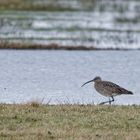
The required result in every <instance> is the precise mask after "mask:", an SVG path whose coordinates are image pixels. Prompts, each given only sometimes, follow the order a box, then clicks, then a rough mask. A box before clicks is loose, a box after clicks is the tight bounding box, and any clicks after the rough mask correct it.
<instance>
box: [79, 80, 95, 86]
mask: <svg viewBox="0 0 140 140" xmlns="http://www.w3.org/2000/svg"><path fill="white" fill-rule="evenodd" d="M93 81H94V80H90V81H87V82H86V83H84V84H83V85H82V86H81V87H83V86H84V85H86V84H88V83H91V82H93Z"/></svg>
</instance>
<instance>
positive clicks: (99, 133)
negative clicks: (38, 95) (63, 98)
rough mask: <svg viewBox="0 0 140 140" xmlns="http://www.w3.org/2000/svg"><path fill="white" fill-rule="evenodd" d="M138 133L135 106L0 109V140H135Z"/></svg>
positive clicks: (139, 115)
mask: <svg viewBox="0 0 140 140" xmlns="http://www.w3.org/2000/svg"><path fill="white" fill-rule="evenodd" d="M139 132H140V106H135V105H134V106H98V105H97V106H95V105H42V104H40V103H34V102H33V103H27V104H22V105H18V104H13V105H8V104H1V105H0V139H8V140H9V139H10V140H20V139H26V140H31V139H34V140H38V139H40V140H42V139H47V140H52V139H54V140H55V139H56V140H98V139H101V140H118V139H119V140H125V139H127V140H139V139H140V133H139Z"/></svg>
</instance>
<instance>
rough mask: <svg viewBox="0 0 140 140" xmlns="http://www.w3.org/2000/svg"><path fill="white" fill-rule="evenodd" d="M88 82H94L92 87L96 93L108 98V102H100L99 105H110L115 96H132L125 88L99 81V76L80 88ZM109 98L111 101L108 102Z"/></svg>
mask: <svg viewBox="0 0 140 140" xmlns="http://www.w3.org/2000/svg"><path fill="white" fill-rule="evenodd" d="M90 82H94V87H95V89H96V91H97V92H99V93H100V94H102V95H103V96H106V97H109V101H106V102H102V103H100V104H105V103H109V104H111V102H114V96H117V95H122V94H124V95H127V94H133V93H132V92H131V91H129V90H127V89H125V88H122V87H120V86H119V85H117V84H115V83H112V82H109V81H103V80H102V79H101V77H99V76H97V77H95V78H94V79H93V80H90V81H87V82H86V83H84V84H83V85H82V86H81V87H83V86H84V85H86V84H88V83H90ZM110 98H111V100H110Z"/></svg>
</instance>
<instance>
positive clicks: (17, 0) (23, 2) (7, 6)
mask: <svg viewBox="0 0 140 140" xmlns="http://www.w3.org/2000/svg"><path fill="white" fill-rule="evenodd" d="M44 2H45V1H44ZM44 2H43V1H42V2H40V3H36V2H34V0H10V2H9V0H0V10H25V11H30V10H32V11H42V10H46V11H68V10H69V11H76V10H77V9H76V8H72V7H69V6H63V5H62V4H61V5H60V4H59V3H57V0H54V1H52V2H50V3H47V4H46V3H44Z"/></svg>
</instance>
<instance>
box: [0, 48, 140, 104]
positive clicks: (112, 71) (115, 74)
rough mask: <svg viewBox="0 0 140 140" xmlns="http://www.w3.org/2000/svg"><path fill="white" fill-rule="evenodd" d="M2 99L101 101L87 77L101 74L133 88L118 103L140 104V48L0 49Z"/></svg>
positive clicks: (55, 101)
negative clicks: (135, 49)
mask: <svg viewBox="0 0 140 140" xmlns="http://www.w3.org/2000/svg"><path fill="white" fill-rule="evenodd" d="M0 60H1V61H0V102H2V103H26V102H28V101H32V100H39V101H41V100H43V103H48V102H49V103H50V104H59V103H61V104H62V103H79V104H90V103H95V104H98V103H100V102H102V101H105V100H108V99H107V98H106V97H103V96H101V95H100V94H98V93H97V92H96V91H95V90H94V88H93V86H92V84H89V85H87V86H85V87H83V88H81V85H82V84H83V83H84V82H86V81H87V80H91V79H93V78H94V77H95V76H97V75H99V76H101V77H102V78H103V79H104V80H110V81H113V82H115V83H117V84H119V85H121V86H123V87H125V88H127V89H129V90H131V91H133V92H134V95H126V96H125V95H122V96H118V97H116V98H115V99H116V100H115V103H114V104H140V94H139V91H140V86H139V84H140V78H139V75H140V61H139V60H140V51H39V50H36V51H31V50H30V51H15V50H11V51H10V50H1V51H0Z"/></svg>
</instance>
